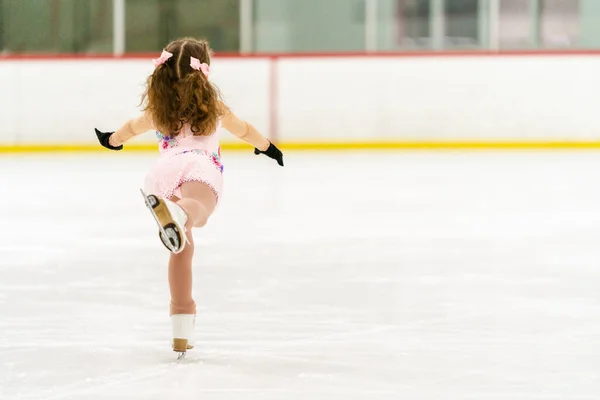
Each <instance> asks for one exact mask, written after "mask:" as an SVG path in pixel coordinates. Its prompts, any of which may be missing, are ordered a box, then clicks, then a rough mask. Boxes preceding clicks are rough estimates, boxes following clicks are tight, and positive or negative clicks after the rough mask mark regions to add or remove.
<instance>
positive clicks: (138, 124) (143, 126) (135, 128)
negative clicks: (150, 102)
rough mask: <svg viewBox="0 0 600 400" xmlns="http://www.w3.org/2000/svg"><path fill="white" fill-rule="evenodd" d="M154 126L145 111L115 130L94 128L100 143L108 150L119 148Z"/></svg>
mask: <svg viewBox="0 0 600 400" xmlns="http://www.w3.org/2000/svg"><path fill="white" fill-rule="evenodd" d="M153 127H154V124H153V122H152V119H151V118H150V116H149V115H148V114H146V113H144V114H142V115H140V116H139V117H137V118H133V119H130V120H129V121H127V122H126V123H125V124H124V125H123V126H122V127H121V128H119V129H118V130H117V131H116V132H100V131H99V130H98V129H96V136H97V137H98V141H100V144H101V145H102V146H104V147H106V148H107V149H110V150H121V149H122V148H123V143H125V142H126V141H128V140H129V139H131V138H132V137H135V136H137V135H139V134H141V133H144V132H146V131H149V130H150V129H152V128H153Z"/></svg>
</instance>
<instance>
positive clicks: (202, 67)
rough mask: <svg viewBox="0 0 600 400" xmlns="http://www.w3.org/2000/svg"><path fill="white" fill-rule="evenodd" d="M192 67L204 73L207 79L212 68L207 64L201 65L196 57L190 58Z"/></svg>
mask: <svg viewBox="0 0 600 400" xmlns="http://www.w3.org/2000/svg"><path fill="white" fill-rule="evenodd" d="M190 67H192V68H194V69H195V70H196V71H202V72H203V73H204V75H206V77H208V74H209V72H210V66H209V65H208V64H207V63H200V60H198V59H197V58H194V57H190Z"/></svg>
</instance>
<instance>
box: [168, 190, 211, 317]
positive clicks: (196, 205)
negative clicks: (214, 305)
mask: <svg viewBox="0 0 600 400" xmlns="http://www.w3.org/2000/svg"><path fill="white" fill-rule="evenodd" d="M180 190H181V199H179V198H177V197H172V198H171V199H170V200H171V201H174V202H176V203H177V204H178V205H179V206H180V207H181V208H183V210H184V211H185V212H186V213H187V215H188V222H187V224H186V235H187V237H188V239H189V243H187V244H186V245H185V248H184V249H183V251H182V252H181V253H179V254H173V253H171V258H170V259H169V288H170V291H171V315H173V314H195V313H196V303H195V302H194V299H193V298H192V258H193V257H194V238H193V237H192V232H191V230H192V228H201V227H203V226H204V225H206V222H207V221H208V218H209V217H210V215H211V214H212V212H213V211H214V209H215V207H216V205H217V198H216V196H215V194H214V192H213V191H212V189H211V188H210V187H208V186H207V185H205V184H203V183H201V182H186V183H184V184H183V185H182V186H181V188H180Z"/></svg>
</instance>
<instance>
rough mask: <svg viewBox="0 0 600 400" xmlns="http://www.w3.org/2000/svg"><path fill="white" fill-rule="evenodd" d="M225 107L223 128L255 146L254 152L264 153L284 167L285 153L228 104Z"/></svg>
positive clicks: (222, 120) (222, 121)
mask: <svg viewBox="0 0 600 400" xmlns="http://www.w3.org/2000/svg"><path fill="white" fill-rule="evenodd" d="M223 109H224V110H225V113H224V115H223V117H222V119H221V123H222V124H223V128H225V129H227V130H228V131H229V132H231V133H233V134H234V135H235V136H237V137H238V138H240V139H242V140H243V141H245V142H246V143H250V144H251V145H252V146H254V154H257V155H258V154H264V155H266V156H267V157H270V158H272V159H273V160H275V161H277V163H278V164H279V165H281V166H282V167H283V153H281V150H279V149H278V148H277V147H276V146H275V145H274V144H273V143H271V142H270V141H269V139H267V138H266V137H264V136H263V135H261V134H260V133H259V132H258V130H256V128H255V127H253V126H252V125H250V124H249V123H248V122H246V121H244V120H241V119H239V118H238V117H237V116H236V115H235V114H234V113H232V112H231V110H230V109H229V108H227V106H225V105H223Z"/></svg>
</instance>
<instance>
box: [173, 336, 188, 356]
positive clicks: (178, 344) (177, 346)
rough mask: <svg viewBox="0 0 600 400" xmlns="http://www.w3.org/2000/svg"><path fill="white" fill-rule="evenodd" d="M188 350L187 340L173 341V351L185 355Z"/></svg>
mask: <svg viewBox="0 0 600 400" xmlns="http://www.w3.org/2000/svg"><path fill="white" fill-rule="evenodd" d="M187 350H188V340H187V339H178V338H176V339H173V351H177V352H180V353H185V352H186V351H187Z"/></svg>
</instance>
